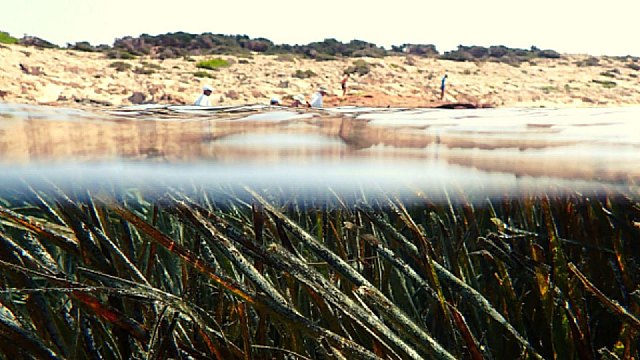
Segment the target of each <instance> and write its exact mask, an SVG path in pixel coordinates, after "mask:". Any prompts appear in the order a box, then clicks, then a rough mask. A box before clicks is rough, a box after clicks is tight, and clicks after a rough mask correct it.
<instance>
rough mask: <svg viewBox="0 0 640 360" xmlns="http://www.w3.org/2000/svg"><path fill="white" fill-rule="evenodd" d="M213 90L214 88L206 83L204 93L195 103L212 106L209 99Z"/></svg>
mask: <svg viewBox="0 0 640 360" xmlns="http://www.w3.org/2000/svg"><path fill="white" fill-rule="evenodd" d="M212 92H213V88H212V87H211V86H209V85H205V86H204V87H203V88H202V94H201V95H200V96H199V97H198V99H196V102H195V103H194V105H195V106H211V102H210V101H209V96H211V93H212Z"/></svg>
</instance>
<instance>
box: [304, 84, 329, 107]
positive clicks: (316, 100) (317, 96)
mask: <svg viewBox="0 0 640 360" xmlns="http://www.w3.org/2000/svg"><path fill="white" fill-rule="evenodd" d="M325 95H327V88H326V87H324V86H321V87H320V88H319V89H318V91H317V92H316V93H314V94H313V95H312V96H311V101H309V102H308V103H307V104H308V105H309V106H310V107H314V108H321V107H322V97H323V96H325Z"/></svg>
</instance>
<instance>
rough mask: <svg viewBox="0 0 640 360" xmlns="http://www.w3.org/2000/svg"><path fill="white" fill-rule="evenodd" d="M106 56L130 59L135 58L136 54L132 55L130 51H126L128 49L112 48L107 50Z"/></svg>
mask: <svg viewBox="0 0 640 360" xmlns="http://www.w3.org/2000/svg"><path fill="white" fill-rule="evenodd" d="M107 58H109V59H122V60H131V59H135V58H136V56H135V55H133V54H132V53H130V52H128V51H119V50H112V51H109V52H107Z"/></svg>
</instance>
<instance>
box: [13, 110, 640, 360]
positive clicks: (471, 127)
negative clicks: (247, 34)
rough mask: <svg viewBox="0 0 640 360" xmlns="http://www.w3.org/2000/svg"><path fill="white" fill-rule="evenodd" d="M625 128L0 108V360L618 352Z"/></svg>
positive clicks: (630, 274)
mask: <svg viewBox="0 0 640 360" xmlns="http://www.w3.org/2000/svg"><path fill="white" fill-rule="evenodd" d="M639 120H640V107H624V108H587V109H478V110H437V109H419V108H413V109H388V108H356V107H342V108H331V109H321V110H315V109H290V108H274V107H267V106H259V105H254V106H240V107H235V106H228V107H213V108H203V109H200V108H194V107H181V106H165V105H149V106H147V105H145V106H135V107H128V108H119V109H95V110H77V109H65V108H53V107H44V106H31V105H13V104H0V268H1V270H2V276H0V285H2V286H1V288H2V292H1V293H0V325H1V326H2V334H3V336H2V337H0V358H10V357H12V356H13V355H20V354H22V355H25V354H27V355H28V356H29V357H31V356H34V357H39V358H40V357H42V358H64V357H73V356H74V355H85V356H84V357H92V358H108V359H111V358H114V359H118V358H142V357H150V356H151V355H152V354H153V357H157V358H189V356H191V355H193V354H195V356H197V358H215V357H218V358H224V354H228V355H229V356H231V354H234V355H235V356H234V358H254V355H255V358H293V357H287V356H288V355H285V357H283V356H282V354H298V355H296V356H295V358H329V357H334V356H335V354H336V353H337V352H340V354H341V355H340V356H341V357H344V358H355V357H361V358H376V356H379V357H382V358H394V359H395V358H398V359H400V358H415V359H418V358H435V357H438V358H482V357H484V358H496V359H501V358H505V359H511V358H561V359H577V358H595V357H597V355H596V352H597V353H598V354H600V355H602V356H603V357H605V355H606V356H607V357H608V358H616V357H619V358H623V357H625V356H627V357H633V356H637V353H638V351H637V349H638V344H637V342H638V340H637V336H636V332H635V331H633V330H632V328H634V327H636V328H637V317H638V315H639V314H640V311H639V309H640V305H639V304H640V301H639V299H640V295H639V294H640V292H639V289H640V278H639V277H638V274H639V272H638V264H640V259H639V258H638V254H640V243H639V242H638V238H640V191H639V190H638V189H639V187H638V181H639V180H640V170H639V169H640V167H639V165H640V151H639V150H640V131H639V126H638V121H639ZM294 263H295V264H296V265H293V264H294ZM354 273H355V274H354ZM319 279H323V281H320V280H319ZM436 279H437V281H436ZM374 289H375V291H374ZM338 295H339V296H338ZM341 296H342V298H341ZM339 299H343V300H339ZM345 299H348V301H346V300H345ZM347 305H348V306H347ZM390 310H393V311H390ZM43 324H44V325H46V327H45V326H43ZM505 324H507V325H508V326H507V325H505ZM174 325H175V326H174ZM80 334H81V335H80ZM427 338H429V339H431V340H428V341H427V340H425V339H427ZM7 339H16V343H19V344H20V346H17V347H16V346H13V344H12V343H11V342H10V341H9V340H7ZM68 339H72V341H71V340H68ZM154 339H155V340H154ZM205 340H206V341H205ZM166 344H169V345H166ZM434 344H436V345H437V346H435V345H434ZM165 345H166V346H165ZM356 345H357V346H356ZM358 346H359V348H358ZM474 351H475V353H474ZM292 356H293V355H292Z"/></svg>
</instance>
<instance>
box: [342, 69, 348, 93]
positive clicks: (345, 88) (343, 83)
mask: <svg viewBox="0 0 640 360" xmlns="http://www.w3.org/2000/svg"><path fill="white" fill-rule="evenodd" d="M348 80H349V74H345V75H344V78H342V81H340V85H341V86H342V96H345V95H346V94H347V81H348Z"/></svg>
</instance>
